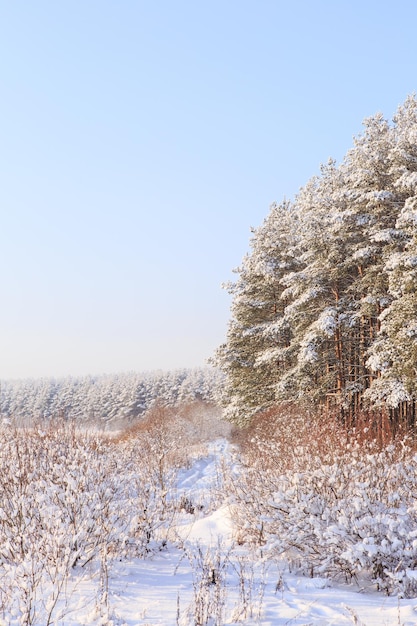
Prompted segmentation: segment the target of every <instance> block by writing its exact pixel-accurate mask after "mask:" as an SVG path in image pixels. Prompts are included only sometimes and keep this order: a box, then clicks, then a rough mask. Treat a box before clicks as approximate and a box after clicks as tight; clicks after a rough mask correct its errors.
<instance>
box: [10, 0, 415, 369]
mask: <svg viewBox="0 0 417 626" xmlns="http://www.w3.org/2000/svg"><path fill="white" fill-rule="evenodd" d="M416 23H417V4H416V3H415V2H414V1H413V0H407V1H404V0H397V2H395V3H392V2H387V1H385V0H382V1H381V0H380V1H378V2H377V1H374V0H370V1H367V0H361V1H359V0H350V1H347V0H346V1H342V0H341V1H340V2H336V1H335V0H292V1H291V2H289V1H287V2H283V1H280V0H275V1H272V0H256V1H255V0H253V1H248V0H240V1H239V0H229V1H228V0H222V1H220V0H210V2H197V1H196V0H187V1H185V0H175V1H174V0H172V1H168V0H159V1H158V0H148V1H141V0H137V1H133V0H124V1H123V0H120V1H118V2H116V1H115V0H113V1H112V2H111V1H108V0H88V1H81V0H71V1H69V0H60V2H56V1H52V0H48V1H46V0H37V1H36V2H32V1H29V0H27V1H20V0H16V1H13V2H7V1H4V2H0V113H1V115H0V198H1V204H0V212H1V222H0V263H1V265H0V268H1V269H0V280H1V294H2V298H1V307H0V378H21V377H40V376H57V377H60V376H65V375H69V374H73V375H82V374H88V373H90V374H100V373H105V372H106V373H112V372H122V371H129V370H137V371H143V370H152V369H173V368H178V367H195V366H201V365H204V364H205V362H206V359H207V358H208V357H210V356H211V355H212V354H213V351H214V350H215V348H216V346H217V345H218V344H220V343H221V342H222V341H223V340H224V337H225V333H226V328H227V322H228V319H229V306H230V298H229V296H228V294H227V293H226V292H224V291H223V290H222V289H221V283H222V282H224V281H227V280H229V279H230V278H231V277H232V272H231V270H232V269H233V268H234V267H236V266H238V265H239V263H240V261H241V259H242V257H243V255H244V254H245V252H246V251H247V250H248V248H249V240H250V228H251V226H255V227H256V226H258V225H260V223H261V222H262V220H263V219H264V218H265V217H266V215H267V213H268V210H269V206H270V204H271V203H272V202H274V201H281V200H282V199H283V198H284V197H286V198H292V197H293V196H294V195H295V194H296V193H297V191H298V189H299V188H300V187H301V186H302V185H304V184H305V183H306V182H307V180H308V179H309V178H310V177H311V176H313V175H314V174H316V173H317V172H318V171H319V168H320V164H321V163H323V162H325V161H327V159H328V158H329V157H334V158H336V159H337V160H340V159H342V157H343V155H344V154H345V153H346V151H347V150H348V149H349V148H350V147H351V145H352V140H353V136H354V135H357V134H359V133H360V132H361V128H362V120H363V119H364V118H365V117H367V116H370V115H373V114H374V113H377V112H378V111H382V112H383V113H384V115H385V116H386V117H387V118H391V117H392V116H393V115H394V114H395V110H396V108H397V106H398V105H399V104H400V103H402V102H403V101H404V100H405V98H406V96H407V95H408V94H409V93H413V92H415V91H416V90H417V40H416V36H415V25H416Z"/></svg>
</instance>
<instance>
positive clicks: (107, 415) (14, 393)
mask: <svg viewBox="0 0 417 626" xmlns="http://www.w3.org/2000/svg"><path fill="white" fill-rule="evenodd" d="M221 380H222V375H221V374H220V373H219V371H218V370H216V369H214V368H200V369H181V370H175V371H168V372H162V371H154V372H145V373H126V374H117V375H116V374H115V375H102V376H84V377H68V378H62V379H54V378H41V379H25V380H4V381H0V385H1V393H0V416H1V418H2V419H3V420H8V419H13V420H17V421H28V420H33V419H39V418H50V417H62V418H65V419H74V418H76V419H79V420H83V421H94V422H99V423H108V422H130V421H132V420H134V419H135V418H136V417H139V416H140V415H142V413H144V412H145V411H146V410H147V409H148V408H149V407H150V406H152V404H154V403H155V402H160V403H161V404H164V405H168V406H175V405H176V404H181V403H186V402H194V401H198V400H200V401H204V402H209V403H216V401H217V394H218V389H219V386H220V381H221Z"/></svg>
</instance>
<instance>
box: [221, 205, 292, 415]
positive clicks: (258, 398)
mask: <svg viewBox="0 0 417 626" xmlns="http://www.w3.org/2000/svg"><path fill="white" fill-rule="evenodd" d="M297 245H298V216H297V212H296V211H294V208H293V206H292V205H291V204H290V203H288V202H283V203H282V204H274V205H272V207H271V209H270V213H269V215H268V217H267V218H266V219H265V221H264V223H263V224H262V225H261V226H260V227H259V228H258V229H254V230H253V238H252V240H251V248H252V250H251V253H250V254H247V255H246V256H245V258H244V259H243V262H242V265H241V266H240V267H239V268H238V269H237V270H235V271H236V272H237V273H238V275H239V277H238V279H237V281H236V282H234V283H231V284H228V285H227V286H226V288H227V289H228V291H229V293H231V295H232V296H233V303H232V307H231V312H232V319H231V320H230V323H229V328H228V332H227V340H226V343H225V344H223V345H222V346H220V348H219V349H218V350H217V354H216V357H215V359H214V360H215V363H216V364H217V365H218V366H219V367H220V368H221V369H222V370H223V372H225V374H226V376H227V383H226V388H225V394H224V396H225V398H226V399H227V413H228V416H229V417H230V418H231V419H232V420H233V421H236V422H238V423H244V422H245V421H247V420H248V419H249V418H250V417H251V416H252V415H253V414H254V413H255V412H257V411H259V410H261V409H265V408H267V407H268V406H271V405H272V404H274V403H275V401H276V385H277V382H278V380H279V378H280V377H281V376H282V375H283V374H284V372H285V371H286V370H287V369H288V367H289V366H290V365H291V363H292V360H293V357H292V352H291V329H290V327H289V325H288V323H287V320H286V318H285V315H284V312H285V306H286V301H285V299H283V298H282V297H281V296H282V292H283V291H284V286H283V285H282V284H281V278H282V277H283V276H284V275H286V274H287V273H289V272H292V271H295V269H298V267H299V261H298V257H299V254H298V247H297Z"/></svg>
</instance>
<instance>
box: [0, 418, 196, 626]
mask: <svg viewBox="0 0 417 626" xmlns="http://www.w3.org/2000/svg"><path fill="white" fill-rule="evenodd" d="M187 424H188V426H187ZM187 428H188V430H187ZM190 428H191V427H190V425H189V422H187V420H184V419H181V418H179V417H178V416H177V414H176V413H175V412H174V411H173V410H170V409H166V408H163V407H159V408H158V407H156V408H155V409H153V410H152V411H151V412H149V414H148V416H147V418H146V419H144V420H143V421H142V422H141V423H140V427H139V426H138V427H137V428H136V430H134V431H130V432H129V433H127V434H126V435H125V436H119V437H115V436H114V437H110V436H104V435H103V434H102V433H99V432H98V431H87V430H80V429H77V428H76V427H75V425H74V422H67V421H60V420H52V421H51V422H49V423H48V422H46V421H44V420H43V421H41V422H39V424H38V425H34V426H32V427H25V428H14V427H11V426H6V427H3V428H1V429H0V623H7V624H16V625H17V624H21V625H29V624H33V625H35V624H36V625H40V624H41V625H42V626H48V625H49V624H52V623H56V622H57V620H58V621H59V620H60V619H61V620H62V618H63V616H64V615H65V611H66V607H67V601H68V593H70V591H69V590H70V588H71V584H70V583H71V580H80V578H83V577H90V576H92V577H93V579H94V580H95V581H96V587H97V591H96V594H97V606H98V607H99V610H100V617H103V619H106V616H107V613H108V580H109V571H110V568H111V565H112V562H113V560H115V559H117V560H120V559H123V558H125V557H132V556H134V557H142V556H144V555H148V556H149V555H151V554H152V553H153V552H154V551H156V550H160V549H161V548H162V547H163V546H164V545H165V544H166V542H167V540H168V536H169V533H170V529H171V528H172V524H173V521H174V519H175V516H176V515H177V514H178V511H179V506H178V503H177V501H176V497H175V490H174V489H173V486H174V481H175V477H176V474H177V472H178V469H179V467H180V466H182V465H184V464H186V463H187V451H188V448H189V446H188V442H189V441H190V438H189V437H190V433H189V430H190ZM191 430H192V429H191ZM181 436H182V437H183V438H182V439H181ZM181 444H183V445H181ZM106 611H107V613H106ZM1 620H3V622H2V621H1Z"/></svg>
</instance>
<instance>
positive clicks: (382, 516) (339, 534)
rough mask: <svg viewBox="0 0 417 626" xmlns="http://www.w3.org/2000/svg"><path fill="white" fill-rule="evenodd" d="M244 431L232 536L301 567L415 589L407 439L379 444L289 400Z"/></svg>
mask: <svg viewBox="0 0 417 626" xmlns="http://www.w3.org/2000/svg"><path fill="white" fill-rule="evenodd" d="M265 429H266V430H267V433H266V432H265ZM262 430H263V432H262ZM266 434H267V435H268V436H267V437H265V435H266ZM359 435H360V436H359ZM247 437H248V440H247V441H246V443H245V444H242V446H241V450H242V452H241V455H242V463H243V465H244V471H242V473H241V477H240V480H239V481H238V482H236V480H234V481H233V484H231V489H233V490H234V503H233V515H234V519H235V520H237V521H238V525H239V530H238V540H239V541H240V542H250V543H252V544H254V545H257V546H258V547H259V549H261V550H262V551H263V552H264V553H265V552H268V553H269V554H271V555H275V556H285V557H286V558H287V559H288V560H289V562H290V564H291V565H292V567H295V568H297V569H299V570H301V571H302V572H303V573H305V574H309V575H320V576H329V577H335V578H341V577H343V578H344V579H346V580H350V579H352V578H355V579H358V578H360V577H363V576H369V577H370V578H372V579H373V580H374V581H375V582H376V584H377V586H378V588H380V589H384V590H385V591H387V592H389V593H390V592H392V591H394V590H398V591H399V592H401V593H403V594H410V593H412V594H415V592H416V591H417V586H416V584H415V573H414V570H416V569H417V506H416V499H415V483H416V475H417V455H416V454H415V452H414V450H413V446H412V445H411V442H405V441H393V442H391V443H390V444H387V445H380V444H378V443H377V442H376V441H375V440H372V438H369V440H364V439H363V433H360V434H358V433H356V434H352V433H350V432H349V431H347V430H346V429H345V428H342V427H341V426H340V425H339V424H337V423H335V422H327V423H326V422H324V421H323V420H321V419H320V418H317V417H314V416H309V417H308V418H307V417H306V416H303V415H302V414H301V413H300V414H299V415H298V416H297V415H294V411H293V410H291V409H289V408H287V414H285V411H284V412H282V413H281V414H279V415H278V416H277V415H276V416H275V419H272V420H271V419H270V420H269V423H268V426H265V425H264V426H263V427H259V428H258V429H256V427H255V428H253V429H252V431H250V432H248V434H247Z"/></svg>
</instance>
